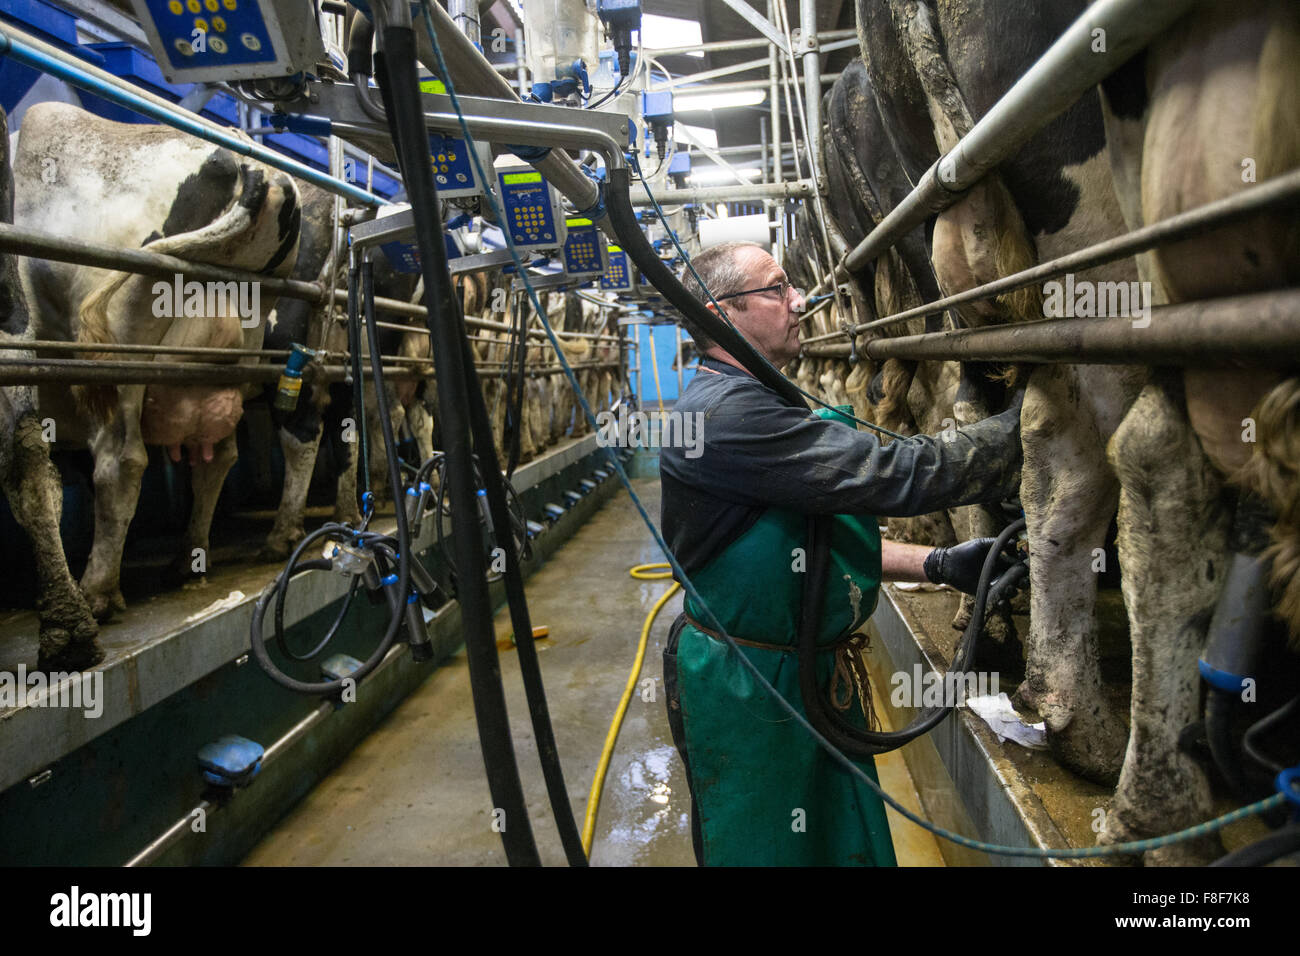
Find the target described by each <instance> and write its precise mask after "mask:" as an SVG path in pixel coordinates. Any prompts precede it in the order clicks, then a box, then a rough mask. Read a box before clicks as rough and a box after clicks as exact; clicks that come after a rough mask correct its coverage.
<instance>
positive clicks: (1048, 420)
mask: <svg viewBox="0 0 1300 956" xmlns="http://www.w3.org/2000/svg"><path fill="white" fill-rule="evenodd" d="M1085 7H1086V3H1084V2H1083V0H1051V2H1046V3H1040V2H1030V0H1005V2H1003V0H999V2H991V0H990V2H975V3H964V2H956V0H952V2H949V0H938V2H935V3H933V4H931V3H921V2H916V0H858V3H857V12H858V33H859V40H860V42H861V47H862V53H863V59H864V62H865V64H866V70H867V74H868V76H869V78H870V81H871V86H872V89H873V91H874V98H875V101H876V104H877V107H878V109H879V111H880V117H881V120H882V123H883V128H884V130H885V132H886V134H887V136H888V138H889V140H890V142H891V144H892V145H893V146H894V148H895V149H896V150H897V153H898V156H899V158H900V160H901V163H902V166H903V168H904V170H905V171H906V173H907V176H908V178H909V179H911V180H913V181H915V180H916V179H917V178H918V177H919V176H920V175H921V174H922V173H923V172H924V171H925V170H926V169H928V168H929V166H930V165H931V164H932V163H934V162H935V161H936V160H937V159H938V158H939V156H940V155H941V154H943V153H946V152H947V151H948V150H950V149H951V148H952V147H953V146H954V145H955V144H956V142H957V140H958V139H959V138H960V137H961V135H963V134H964V133H965V132H967V131H968V130H969V128H970V126H971V125H972V124H973V122H974V121H975V120H978V119H979V117H981V116H982V115H983V114H984V113H985V112H987V111H988V110H989V109H990V108H991V107H992V105H993V104H994V103H996V102H997V100H998V99H999V97H1001V96H1002V94H1004V93H1005V92H1006V91H1007V90H1008V89H1009V88H1010V87H1011V86H1012V84H1013V83H1014V82H1015V81H1016V80H1017V79H1018V78H1019V77H1020V76H1021V75H1022V74H1023V73H1024V72H1025V70H1026V69H1027V68H1028V67H1029V66H1030V65H1032V64H1033V63H1034V61H1035V60H1036V59H1037V58H1038V57H1039V56H1041V55H1042V53H1043V52H1044V51H1046V49H1047V48H1048V47H1049V46H1050V45H1051V44H1052V43H1053V42H1054V41H1055V40H1056V39H1057V38H1058V37H1059V36H1060V34H1061V33H1062V32H1064V30H1065V29H1066V28H1067V27H1068V26H1069V25H1070V24H1071V23H1072V22H1073V21H1074V20H1075V19H1076V18H1077V17H1078V16H1079V15H1080V14H1081V13H1082V12H1083V10H1084V9H1085ZM896 201H897V199H896V198H895V199H892V200H891V201H890V202H891V204H892V202H896ZM1123 228H1124V221H1123V217H1122V215H1121V213H1120V209H1119V205H1118V202H1117V199H1116V196H1115V189H1114V186H1113V184H1112V181H1111V171H1110V166H1109V163H1108V159H1107V153H1106V135H1105V129H1104V127H1103V122H1102V114H1101V106H1100V101H1099V98H1098V96H1097V94H1096V93H1095V92H1091V93H1089V94H1086V95H1085V96H1083V97H1081V98H1080V99H1079V100H1078V101H1077V102H1076V103H1075V104H1074V105H1073V106H1071V107H1070V108H1069V109H1068V110H1066V111H1065V112H1064V113H1063V114H1062V115H1061V116H1059V117H1058V118H1057V119H1055V120H1053V121H1052V122H1051V123H1049V124H1048V125H1047V126H1046V127H1045V128H1044V129H1043V130H1042V131H1040V132H1039V133H1038V134H1037V135H1035V136H1034V137H1032V138H1031V139H1030V140H1029V141H1028V142H1027V143H1026V144H1025V145H1024V146H1023V147H1022V148H1021V149H1020V150H1019V152H1018V153H1017V154H1016V155H1015V156H1014V157H1013V158H1012V159H1010V160H1008V161H1007V162H1005V163H1004V164H1003V165H1002V166H1000V167H999V169H998V170H997V171H996V172H995V173H993V174H991V175H990V176H988V177H986V178H985V179H984V181H983V182H981V183H980V184H979V185H977V186H976V187H975V188H973V189H972V190H970V191H969V192H968V193H966V194H965V196H964V197H963V198H962V199H961V200H960V201H959V202H958V203H957V204H956V205H954V206H953V207H951V208H950V209H948V210H947V211H946V212H944V213H942V214H940V215H939V216H938V217H937V219H936V221H935V223H934V225H933V229H932V232H931V235H930V257H931V262H932V264H933V268H934V273H935V276H936V277H937V279H938V286H939V288H940V289H941V290H942V292H943V293H944V294H952V293H955V292H959V291H962V290H964V289H967V288H971V287H972V286H975V285H978V284H980V283H983V282H987V281H991V280H993V279H995V278H998V277H999V276H1002V275H1006V274H1008V273H1011V272H1015V271H1018V270H1020V269H1023V268H1026V267H1028V266H1030V265H1032V264H1034V263H1036V262H1038V261H1041V260H1046V259H1050V258H1054V257H1056V256H1059V255H1063V254H1065V253H1066V252H1070V251H1073V250H1075V249H1078V248H1081V247H1083V246H1086V245H1089V244H1091V243H1094V242H1098V241H1100V240H1103V239H1106V238H1109V237H1111V236H1113V235H1116V234H1118V233H1119V232H1121V231H1122V230H1123ZM1077 278H1079V279H1081V280H1086V281H1094V282H1095V281H1123V282H1129V281H1132V280H1136V279H1137V272H1136V269H1135V267H1134V265H1133V263H1132V262H1131V261H1126V262H1117V263H1112V264H1110V265H1105V266H1100V267H1097V268H1096V269H1093V270H1089V271H1088V272H1086V273H1081V274H1080V275H1079V276H1078V277H1077ZM956 311H957V314H958V318H959V320H960V321H961V322H962V323H963V324H965V325H970V326H977V325H984V324H988V323H990V322H996V321H1026V320H1032V319H1041V318H1042V317H1043V314H1044V313H1043V304H1042V297H1041V295H1040V294H1039V293H1038V292H1037V290H1032V289H1031V290H1024V291H1022V292H1020V293H1015V294H1012V295H1009V296H1005V297H1002V298H1000V299H998V300H994V301H992V302H986V303H981V304H978V305H973V306H970V307H962V308H960V309H958V310H956ZM1146 374H1147V373H1146V370H1145V369H1141V368H1127V367H1125V368H1121V367H1111V366H1069V365H1054V366H1043V367H1039V368H1037V369H1035V370H1034V371H1033V372H1032V374H1031V375H1030V377H1029V379H1028V383H1027V384H1028V389H1027V393H1026V397H1025V403H1024V410H1023V413H1022V418H1021V429H1022V430H1021V435H1022V439H1023V443H1024V452H1025V459H1024V471H1023V481H1022V485H1021V490H1020V496H1021V502H1022V504H1023V506H1024V510H1025V517H1026V519H1027V524H1028V532H1029V541H1030V585H1031V586H1030V595H1031V598H1030V600H1031V619H1030V633H1029V635H1028V641H1027V644H1028V647H1027V650H1028V660H1027V662H1026V680H1025V682H1024V683H1023V684H1022V685H1021V688H1020V691H1019V699H1020V700H1021V701H1022V702H1024V703H1026V704H1029V705H1031V706H1033V707H1035V708H1036V709H1037V710H1038V712H1039V713H1040V714H1041V715H1042V717H1043V719H1044V720H1045V721H1046V724H1047V730H1048V740H1049V743H1050V744H1051V747H1052V750H1053V753H1054V754H1055V755H1056V756H1057V758H1058V759H1059V760H1060V761H1061V762H1062V763H1064V764H1065V765H1066V766H1067V767H1069V768H1070V769H1072V770H1074V771H1076V772H1078V773H1080V774H1082V775H1083V776H1086V777H1089V778H1091V779H1095V780H1099V781H1113V780H1115V779H1116V777H1117V776H1118V772H1119V767H1120V763H1121V761H1122V757H1123V752H1124V747H1125V743H1126V741H1127V738H1128V733H1127V728H1126V727H1125V725H1124V720H1123V717H1122V714H1121V713H1120V711H1119V710H1118V708H1116V707H1115V706H1114V705H1112V704H1110V703H1109V702H1108V699H1107V698H1106V696H1105V695H1104V694H1103V692H1102V683H1101V674H1100V668H1099V664H1098V654H1097V643H1096V627H1097V624H1096V621H1095V616H1094V606H1095V601H1096V591H1097V575H1096V573H1095V571H1094V569H1093V563H1094V560H1095V553H1096V551H1097V549H1101V548H1104V546H1105V543H1106V542H1105V538H1106V532H1107V529H1108V526H1109V524H1110V519H1111V517H1112V515H1113V514H1114V513H1115V509H1116V506H1117V503H1118V490H1119V489H1118V482H1117V481H1116V478H1115V475H1114V472H1113V471H1112V469H1111V468H1110V467H1109V465H1108V464H1107V462H1106V452H1105V449H1106V441H1107V439H1108V438H1109V436H1110V435H1112V434H1113V433H1114V431H1115V429H1116V428H1117V427H1118V425H1119V422H1120V420H1121V419H1122V418H1123V416H1124V414H1125V412H1126V411H1127V410H1128V407H1129V406H1130V405H1131V404H1132V402H1133V400H1134V398H1135V397H1136V395H1137V392H1138V390H1139V389H1140V387H1141V385H1142V383H1143V381H1144V380H1145V378H1146ZM964 399H965V400H964V401H960V402H958V403H957V405H956V406H955V407H956V411H957V415H956V417H957V418H958V420H959V421H964V420H966V419H968V418H978V417H982V415H983V414H984V413H985V412H986V411H987V410H988V403H987V399H985V398H983V397H982V396H981V395H980V394H979V392H978V391H969V392H968V393H967V394H966V395H965V396H964Z"/></svg>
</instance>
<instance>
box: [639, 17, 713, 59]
mask: <svg viewBox="0 0 1300 956" xmlns="http://www.w3.org/2000/svg"><path fill="white" fill-rule="evenodd" d="M703 42H704V34H703V33H701V32H700V24H699V21H698V20H684V19H682V18H681V17H662V16H658V15H656V14H653V13H644V14H642V15H641V43H642V44H644V45H645V46H647V47H649V48H651V49H654V48H656V47H675V46H691V45H692V44H700V43H703ZM685 55H686V56H697V57H700V58H701V59H703V58H704V51H703V50H695V51H694V52H691V53H687V54H685Z"/></svg>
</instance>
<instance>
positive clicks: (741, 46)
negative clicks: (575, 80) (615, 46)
mask: <svg viewBox="0 0 1300 956" xmlns="http://www.w3.org/2000/svg"><path fill="white" fill-rule="evenodd" d="M767 17H768V19H769V20H771V19H772V12H771V10H769V11H768V14H767ZM857 35H858V32H857V30H828V31H827V32H826V33H823V34H822V39H823V40H847V39H849V38H850V37H856V36H857ZM765 46H770V43H769V42H768V40H767V38H766V37H752V38H749V39H744V40H715V41H713V42H711V43H696V44H693V45H690V46H665V47H658V48H654V49H651V48H650V47H647V48H646V49H645V50H643V51H642V53H643V55H645V56H653V57H661V56H673V55H675V54H680V53H697V52H700V51H703V52H704V53H716V52H720V51H726V50H754V49H758V48H759V47H765Z"/></svg>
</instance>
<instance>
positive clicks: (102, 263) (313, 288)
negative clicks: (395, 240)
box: [0, 223, 510, 354]
mask: <svg viewBox="0 0 1300 956" xmlns="http://www.w3.org/2000/svg"><path fill="white" fill-rule="evenodd" d="M0 252H11V253H14V254H15V255H22V256H30V257H33V258H40V259H53V260H55V261H58V262H71V263H74V264H76V265H82V266H93V267H95V268H97V269H111V270H114V271H117V272H134V273H136V274H138V275H146V276H154V277H156V278H163V279H174V278H175V277H176V276H177V275H181V276H184V277H186V278H187V279H193V280H196V281H200V282H207V281H214V282H256V283H258V285H259V288H260V289H261V291H263V292H265V293H267V294H268V295H274V296H284V297H285V298H289V299H302V300H305V301H308V302H316V303H323V302H324V301H325V299H326V297H327V296H328V294H329V293H328V290H327V289H325V288H324V287H323V286H322V285H321V284H320V283H319V282H306V281H303V280H301V279H279V278H276V277H275V276H264V275H261V274H260V273H256V272H245V271H243V270H241V269H227V268H224V267H222V266H215V265H212V264H211V263H206V262H191V261H190V260H188V259H178V258H176V257H175V256H169V255H164V254H162V253H157V252H149V251H147V250H145V249H121V248H118V247H115V246H106V245H102V244H100V243H94V242H86V241H84V240H81V239H73V238H71V237H68V236H52V235H49V234H47V233H43V232H37V231H36V230H33V229H26V228H24V227H22V226H14V225H11V224H9V223H0ZM334 301H335V302H338V303H343V304H346V302H347V292H346V291H345V290H343V289H335V290H334ZM375 308H376V310H377V311H381V312H388V313H392V314H396V315H409V316H412V317H414V318H420V319H422V318H424V317H425V308H424V306H422V305H416V304H413V303H410V302H403V301H401V300H399V299H388V298H384V297H382V296H376V297H375ZM465 322H466V324H467V325H470V326H471V327H474V328H482V329H493V330H507V331H508V330H509V328H510V326H508V325H507V324H506V323H504V322H491V321H489V320H487V319H478V318H474V317H472V316H467V317H466V319H465ZM195 354H198V353H195Z"/></svg>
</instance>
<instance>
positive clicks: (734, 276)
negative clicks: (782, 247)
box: [682, 242, 766, 353]
mask: <svg viewBox="0 0 1300 956" xmlns="http://www.w3.org/2000/svg"><path fill="white" fill-rule="evenodd" d="M746 248H750V249H763V247H762V246H760V245H759V244H758V243H756V242H720V243H718V244H717V245H716V246H710V247H709V248H708V249H705V250H704V251H703V252H701V253H700V254H699V255H698V256H696V257H695V258H693V259H692V260H691V265H693V266H694V267H695V271H696V273H698V274H699V277H700V279H699V280H698V281H697V280H696V278H695V276H694V275H692V274H691V270H690V269H689V268H688V269H686V271H685V272H684V273H683V274H682V285H684V286H685V287H686V291H687V292H689V293H690V294H691V295H693V296H694V297H695V298H696V299H698V300H699V301H700V302H702V303H704V304H705V305H708V304H709V293H712V294H713V296H714V298H717V297H719V296H724V295H731V294H732V293H734V292H741V291H743V290H744V288H745V286H746V285H747V284H748V283H749V281H750V277H749V273H748V272H746V271H745V269H744V267H743V266H741V264H740V263H739V262H738V261H737V259H738V256H737V255H736V253H738V252H739V251H740V250H741V249H746ZM764 251H766V250H764ZM701 283H703V284H701ZM706 289H707V290H708V291H705V290H706ZM732 301H734V302H735V304H736V308H739V309H743V308H745V307H746V303H745V297H744V296H742V297H740V298H739V299H735V300H732ZM682 325H683V326H684V327H685V329H686V331H687V332H689V333H690V334H691V338H692V339H694V340H695V347H696V349H698V350H699V351H700V352H701V353H703V352H704V350H705V349H707V348H710V347H711V346H712V345H714V342H713V340H712V339H711V338H709V337H708V335H706V334H704V332H703V331H702V330H701V329H699V328H697V327H696V325H695V323H694V322H692V321H691V320H690V319H688V318H686V317H685V316H683V318H682Z"/></svg>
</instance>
